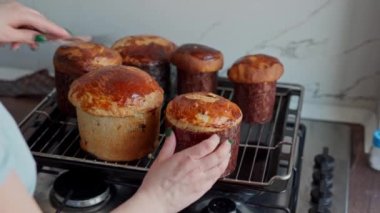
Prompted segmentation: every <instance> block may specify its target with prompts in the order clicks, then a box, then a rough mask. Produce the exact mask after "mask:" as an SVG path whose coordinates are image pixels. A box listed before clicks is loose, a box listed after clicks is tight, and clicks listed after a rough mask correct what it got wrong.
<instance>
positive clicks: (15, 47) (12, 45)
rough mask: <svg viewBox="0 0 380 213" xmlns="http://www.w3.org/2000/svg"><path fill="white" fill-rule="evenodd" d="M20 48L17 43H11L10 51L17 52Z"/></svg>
mask: <svg viewBox="0 0 380 213" xmlns="http://www.w3.org/2000/svg"><path fill="white" fill-rule="evenodd" d="M20 47H21V43H18V42H12V44H11V49H12V50H17V49H19V48H20Z"/></svg>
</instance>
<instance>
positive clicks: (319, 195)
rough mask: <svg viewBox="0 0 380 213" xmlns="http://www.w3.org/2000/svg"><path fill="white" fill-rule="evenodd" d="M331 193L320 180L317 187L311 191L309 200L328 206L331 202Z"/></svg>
mask: <svg viewBox="0 0 380 213" xmlns="http://www.w3.org/2000/svg"><path fill="white" fill-rule="evenodd" d="M332 197H333V195H332V193H331V191H330V189H329V188H328V187H327V185H326V183H325V182H324V181H321V182H320V185H319V187H316V188H314V189H313V190H312V191H311V201H312V202H313V203H315V204H318V205H322V206H325V207H330V206H331V204H332Z"/></svg>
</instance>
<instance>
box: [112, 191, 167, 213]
mask: <svg viewBox="0 0 380 213" xmlns="http://www.w3.org/2000/svg"><path fill="white" fill-rule="evenodd" d="M118 212H130V213H135V212H136V213H140V212H147V213H149V212H155V213H168V212H169V211H167V209H166V208H165V204H164V203H163V202H160V200H159V199H157V197H155V196H152V195H151V194H150V193H148V192H145V191H140V190H138V191H137V192H136V193H135V194H134V195H133V196H132V197H131V198H130V199H128V200H127V201H126V202H124V203H123V204H122V205H120V206H119V207H118V208H117V209H115V210H114V211H113V213H118Z"/></svg>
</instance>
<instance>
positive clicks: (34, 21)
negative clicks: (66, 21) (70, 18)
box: [18, 12, 70, 38]
mask: <svg viewBox="0 0 380 213" xmlns="http://www.w3.org/2000/svg"><path fill="white" fill-rule="evenodd" d="M18 24H20V25H22V26H25V25H27V26H31V27H33V28H35V29H36V30H37V31H39V32H40V34H41V33H43V34H49V35H52V36H56V37H58V38H69V37H70V34H69V33H68V32H67V31H66V30H65V29H63V28H62V27H59V26H58V25H56V24H54V23H53V22H51V21H49V20H48V19H46V18H45V17H43V16H41V15H39V14H35V13H31V12H29V13H28V14H26V15H24V16H21V17H19V23H18Z"/></svg>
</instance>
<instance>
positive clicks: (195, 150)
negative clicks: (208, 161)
mask: <svg viewBox="0 0 380 213" xmlns="http://www.w3.org/2000/svg"><path fill="white" fill-rule="evenodd" d="M219 142H220V138H219V136H218V135H216V134H214V135H212V136H211V137H210V138H208V139H206V140H204V141H202V142H200V143H198V144H197V145H194V146H192V147H190V148H187V149H185V150H183V151H182V152H181V153H182V154H183V155H187V156H189V157H190V158H192V159H194V160H196V159H200V158H203V157H204V156H206V155H208V154H210V153H211V152H213V151H214V150H215V148H216V147H217V146H218V144H219Z"/></svg>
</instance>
